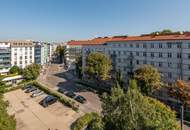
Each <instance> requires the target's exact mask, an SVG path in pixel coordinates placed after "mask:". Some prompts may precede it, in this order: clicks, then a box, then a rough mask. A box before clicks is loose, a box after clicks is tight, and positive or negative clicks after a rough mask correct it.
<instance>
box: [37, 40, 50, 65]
mask: <svg viewBox="0 0 190 130" xmlns="http://www.w3.org/2000/svg"><path fill="white" fill-rule="evenodd" d="M34 43H35V49H34V50H35V52H34V55H35V63H36V64H40V65H44V64H48V63H49V62H50V59H51V55H52V50H51V44H50V43H44V42H34Z"/></svg>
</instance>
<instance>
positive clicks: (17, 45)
mask: <svg viewBox="0 0 190 130" xmlns="http://www.w3.org/2000/svg"><path fill="white" fill-rule="evenodd" d="M32 63H34V44H33V41H11V65H12V66H14V65H17V66H19V67H21V68H24V67H26V66H27V65H30V64H32Z"/></svg>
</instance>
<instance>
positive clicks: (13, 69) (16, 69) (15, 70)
mask: <svg viewBox="0 0 190 130" xmlns="http://www.w3.org/2000/svg"><path fill="white" fill-rule="evenodd" d="M9 73H11V74H21V73H22V69H20V68H19V67H18V66H16V65H14V66H13V67H11V68H10V70H9Z"/></svg>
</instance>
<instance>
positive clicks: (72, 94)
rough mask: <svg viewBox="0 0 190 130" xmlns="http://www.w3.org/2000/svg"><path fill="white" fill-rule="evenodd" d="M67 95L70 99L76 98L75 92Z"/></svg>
mask: <svg viewBox="0 0 190 130" xmlns="http://www.w3.org/2000/svg"><path fill="white" fill-rule="evenodd" d="M65 95H66V96H68V97H70V98H74V97H75V96H76V94H75V93H73V92H66V93H65Z"/></svg>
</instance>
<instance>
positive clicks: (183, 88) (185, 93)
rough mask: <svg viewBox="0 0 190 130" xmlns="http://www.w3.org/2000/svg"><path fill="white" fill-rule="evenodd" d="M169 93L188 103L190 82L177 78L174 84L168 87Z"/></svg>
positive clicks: (189, 101)
mask: <svg viewBox="0 0 190 130" xmlns="http://www.w3.org/2000/svg"><path fill="white" fill-rule="evenodd" d="M169 94H170V95H171V96H172V97H174V98H176V99H177V100H180V102H181V103H182V104H184V105H190V84H189V83H187V82H185V81H183V80H177V82H176V85H175V86H172V87H170V90H169Z"/></svg>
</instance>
